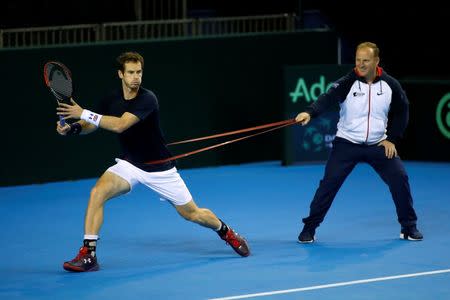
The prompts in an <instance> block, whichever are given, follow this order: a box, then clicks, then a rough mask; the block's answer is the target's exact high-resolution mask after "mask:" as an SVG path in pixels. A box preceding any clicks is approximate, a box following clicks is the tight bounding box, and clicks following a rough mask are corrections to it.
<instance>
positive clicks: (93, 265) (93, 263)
mask: <svg viewBox="0 0 450 300" xmlns="http://www.w3.org/2000/svg"><path fill="white" fill-rule="evenodd" d="M63 268H64V270H67V271H71V272H90V271H98V269H99V268H100V266H99V265H98V263H97V257H96V256H92V255H91V254H90V253H89V250H88V248H87V247H81V248H80V251H79V252H78V255H77V256H76V257H75V258H74V259H72V260H71V261H66V262H65V263H64V265H63Z"/></svg>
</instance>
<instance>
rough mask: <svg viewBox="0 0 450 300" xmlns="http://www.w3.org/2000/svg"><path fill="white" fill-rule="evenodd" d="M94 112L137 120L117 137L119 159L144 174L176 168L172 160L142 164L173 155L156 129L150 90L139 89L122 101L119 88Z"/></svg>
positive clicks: (156, 109)
mask: <svg viewBox="0 0 450 300" xmlns="http://www.w3.org/2000/svg"><path fill="white" fill-rule="evenodd" d="M97 111H98V113H99V114H102V115H108V116H115V117H121V116H122V115H123V114H124V113H125V112H129V113H132V114H133V115H135V116H136V117H138V118H139V122H138V123H136V124H134V125H133V126H131V127H130V128H128V129H127V130H125V131H124V132H122V133H120V134H119V141H120V145H121V148H122V155H121V156H120V158H121V159H124V160H127V161H128V162H130V163H132V164H133V165H135V166H136V167H138V168H140V169H142V170H144V171H147V172H157V171H165V170H169V169H171V168H173V167H174V166H175V163H174V162H173V161H170V162H167V163H164V164H158V165H149V164H145V162H149V161H154V160H160V159H166V158H168V157H171V156H172V155H171V153H170V152H169V150H168V149H167V147H166V143H165V141H164V137H163V133H162V131H161V128H160V126H159V105H158V100H157V99H156V96H155V94H153V92H152V91H150V90H147V89H144V88H142V87H141V88H139V91H138V94H137V96H136V97H135V98H133V99H131V100H125V98H124V97H123V92H122V89H117V90H114V91H113V92H111V93H110V94H109V95H107V96H106V97H105V98H103V100H102V101H101V102H100V104H99V107H98V110H97Z"/></svg>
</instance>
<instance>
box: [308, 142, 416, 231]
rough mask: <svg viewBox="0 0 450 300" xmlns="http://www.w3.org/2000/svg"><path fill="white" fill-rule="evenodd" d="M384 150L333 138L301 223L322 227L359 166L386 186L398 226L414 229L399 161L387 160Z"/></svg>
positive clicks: (401, 164)
mask: <svg viewBox="0 0 450 300" xmlns="http://www.w3.org/2000/svg"><path fill="white" fill-rule="evenodd" d="M384 150H385V149H384V147H383V146H377V145H360V144H354V143H351V142H349V141H347V140H345V139H343V138H339V137H336V138H335V140H334V141H333V148H332V150H331V153H330V156H329V158H328V162H327V164H326V167H325V174H324V176H323V179H322V180H321V181H320V185H319V187H318V189H317V191H316V193H315V195H314V199H313V200H312V202H311V205H310V213H309V216H308V217H307V218H304V219H303V223H304V224H305V226H306V227H309V228H316V227H318V226H319V224H320V223H322V221H323V219H324V218H325V215H326V214H327V212H328V209H329V208H330V206H331V204H332V202H333V200H334V198H335V196H336V194H337V192H338V190H339V189H340V187H341V186H342V184H343V183H344V180H345V179H346V178H347V176H348V175H349V174H350V172H351V171H352V170H353V168H354V167H355V166H356V164H358V163H360V162H365V163H368V164H369V165H370V166H372V168H373V169H374V170H375V171H376V172H377V173H378V175H380V177H381V179H382V180H383V181H384V182H385V183H386V184H387V185H388V187H389V190H390V192H391V194H392V199H393V200H394V203H395V208H396V211H397V216H398V221H399V223H400V224H401V225H402V226H409V225H415V224H416V221H417V216H416V213H415V211H414V208H413V200H412V197H411V190H410V187H409V182H408V175H407V174H406V170H405V168H404V166H403V163H402V161H401V159H400V158H399V157H395V158H392V159H388V158H387V157H386V155H385V151H384Z"/></svg>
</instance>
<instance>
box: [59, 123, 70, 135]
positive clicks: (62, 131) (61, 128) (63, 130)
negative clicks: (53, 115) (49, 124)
mask: <svg viewBox="0 0 450 300" xmlns="http://www.w3.org/2000/svg"><path fill="white" fill-rule="evenodd" d="M69 130H70V125H69V124H67V123H64V125H61V122H60V121H58V122H56V131H57V132H58V133H59V134H60V135H67V132H68V131H69Z"/></svg>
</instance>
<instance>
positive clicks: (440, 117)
mask: <svg viewBox="0 0 450 300" xmlns="http://www.w3.org/2000/svg"><path fill="white" fill-rule="evenodd" d="M436 123H437V126H438V128H439V131H440V132H441V133H442V135H443V136H445V137H446V138H448V139H450V93H447V94H445V95H444V96H443V97H442V99H441V100H440V101H439V103H438V106H437V108H436Z"/></svg>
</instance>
